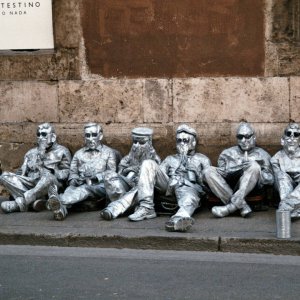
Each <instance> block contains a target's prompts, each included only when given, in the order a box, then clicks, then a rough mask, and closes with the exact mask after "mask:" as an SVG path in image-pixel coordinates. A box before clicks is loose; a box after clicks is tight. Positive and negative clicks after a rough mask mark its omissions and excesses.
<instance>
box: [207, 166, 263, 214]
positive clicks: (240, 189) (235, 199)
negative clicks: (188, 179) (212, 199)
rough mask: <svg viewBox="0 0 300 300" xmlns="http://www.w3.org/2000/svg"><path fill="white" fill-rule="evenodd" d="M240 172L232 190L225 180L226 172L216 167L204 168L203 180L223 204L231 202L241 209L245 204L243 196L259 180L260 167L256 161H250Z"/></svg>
mask: <svg viewBox="0 0 300 300" xmlns="http://www.w3.org/2000/svg"><path fill="white" fill-rule="evenodd" d="M239 172H240V171H239ZM241 172H242V174H241V177H240V179H239V181H238V184H237V189H236V191H233V190H232V188H231V187H230V186H229V184H228V183H227V182H226V174H224V172H223V171H222V170H220V169H219V168H217V167H209V168H207V169H206V170H205V172H204V181H205V182H206V183H207V184H208V186H209V187H210V189H211V191H212V192H213V193H214V194H215V195H216V196H217V197H218V198H220V200H221V201H222V202H223V203H224V204H228V203H232V204H234V205H235V206H236V207H237V208H239V209H241V208H243V207H244V206H245V205H247V203H246V201H245V197H246V196H247V195H248V194H249V193H250V192H251V191H252V190H253V189H254V188H255V187H256V186H257V184H258V182H259V179H260V172H261V168H260V165H259V164H258V163H257V162H255V161H252V162H251V163H249V165H247V166H246V167H244V168H243V169H242V170H241Z"/></svg>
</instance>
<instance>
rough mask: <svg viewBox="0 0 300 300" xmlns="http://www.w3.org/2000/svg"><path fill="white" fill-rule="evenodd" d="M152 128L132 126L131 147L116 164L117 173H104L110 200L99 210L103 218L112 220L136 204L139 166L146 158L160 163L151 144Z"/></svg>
mask: <svg viewBox="0 0 300 300" xmlns="http://www.w3.org/2000/svg"><path fill="white" fill-rule="evenodd" d="M152 134H153V130H152V129H150V128H134V129H133V130H132V132H131V135H132V147H131V150H130V152H129V154H128V155H126V156H125V157H124V158H123V159H122V160H121V162H120V164H119V166H118V173H116V172H113V171H110V172H107V173H106V175H105V180H104V184H105V190H106V194H107V197H108V198H109V200H110V201H111V202H110V203H109V205H108V206H107V207H106V208H105V209H104V210H102V211H101V212H100V216H101V217H102V218H104V219H105V220H112V219H115V218H117V217H118V216H120V215H121V214H123V213H125V212H126V211H127V210H128V209H129V208H132V207H134V206H135V205H136V204H137V197H136V195H137V188H136V185H137V182H138V179H139V172H140V166H141V164H142V162H143V161H144V160H146V159H151V160H153V161H155V162H156V163H158V164H160V162H161V160H160V157H159V156H158V155H157V153H156V151H155V149H154V147H153V145H152Z"/></svg>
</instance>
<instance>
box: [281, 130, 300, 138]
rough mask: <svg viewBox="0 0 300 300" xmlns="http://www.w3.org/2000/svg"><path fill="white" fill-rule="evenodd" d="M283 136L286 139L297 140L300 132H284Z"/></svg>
mask: <svg viewBox="0 0 300 300" xmlns="http://www.w3.org/2000/svg"><path fill="white" fill-rule="evenodd" d="M285 135H286V136H287V137H292V136H293V137H295V138H298V137H299V136H300V132H297V131H286V133H285Z"/></svg>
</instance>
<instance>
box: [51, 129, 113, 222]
mask: <svg viewBox="0 0 300 300" xmlns="http://www.w3.org/2000/svg"><path fill="white" fill-rule="evenodd" d="M84 138H85V147H83V148H81V149H80V150H78V151H77V152H76V153H75V155H74V157H73V159H72V162H71V167H70V175H69V179H68V183H69V186H68V188H67V189H66V190H65V192H64V193H63V194H60V195H58V194H56V195H52V197H50V198H49V199H48V206H49V208H50V210H52V211H53V214H54V219H55V220H58V221H60V220H64V219H65V218H66V216H67V213H68V210H67V208H70V207H71V206H72V205H73V204H75V203H78V202H81V201H84V200H86V199H95V200H96V199H99V198H101V197H104V196H105V195H106V193H105V188H104V176H105V172H106V171H107V170H111V171H116V169H117V161H116V153H115V151H114V150H113V149H111V148H109V147H107V146H105V145H103V144H102V143H101V140H102V138H103V131H102V127H101V126H100V125H99V124H96V123H88V124H86V125H85V126H84Z"/></svg>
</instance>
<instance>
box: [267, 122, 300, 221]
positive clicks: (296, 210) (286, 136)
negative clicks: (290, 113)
mask: <svg viewBox="0 0 300 300" xmlns="http://www.w3.org/2000/svg"><path fill="white" fill-rule="evenodd" d="M299 143H300V126H299V125H298V124H297V123H290V124H289V125H288V126H287V127H286V129H285V130H284V133H283V136H282V138H281V145H282V147H283V149H282V150H280V151H279V152H277V153H276V154H275V155H274V156H273V157H272V159H271V164H272V167H273V171H274V176H275V187H276V188H277V190H278V192H279V196H280V203H279V209H281V210H288V211H290V212H291V217H292V218H297V217H300V184H299V183H300V147H299Z"/></svg>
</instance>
